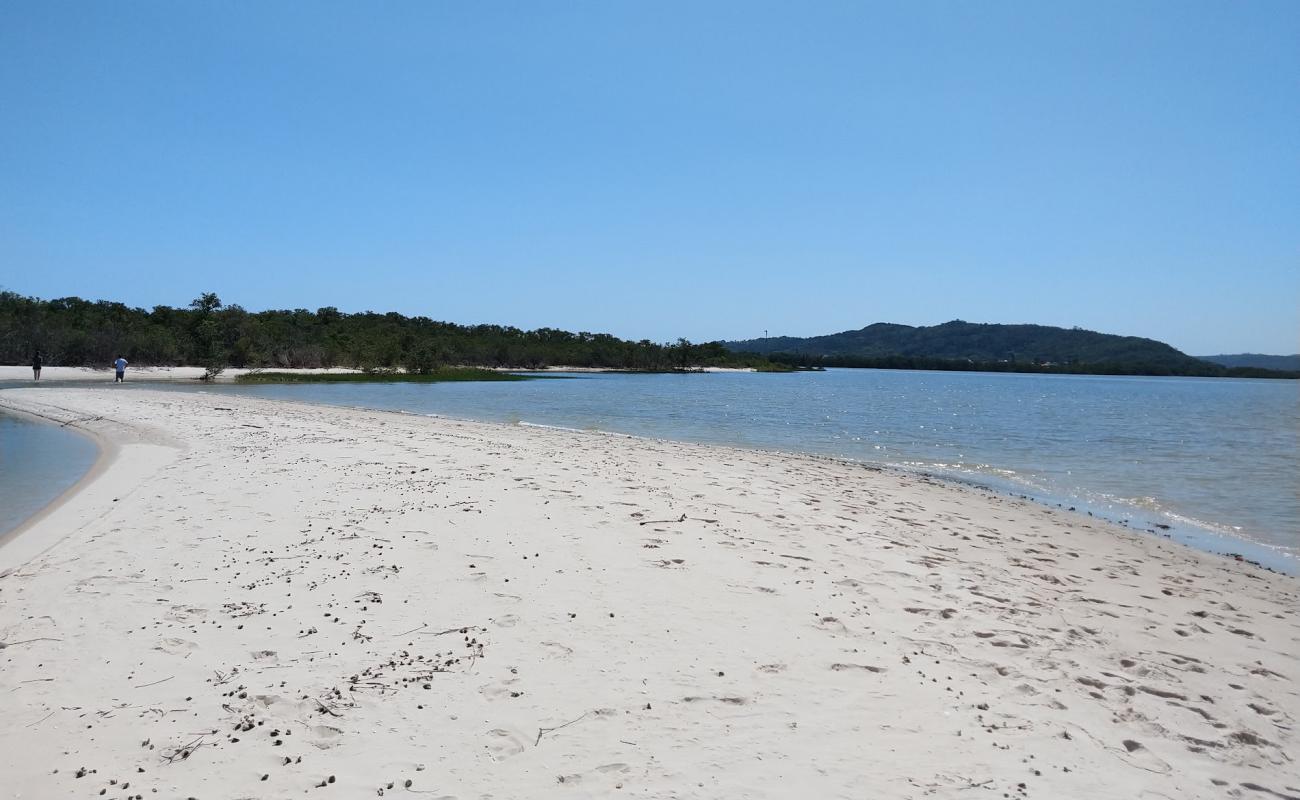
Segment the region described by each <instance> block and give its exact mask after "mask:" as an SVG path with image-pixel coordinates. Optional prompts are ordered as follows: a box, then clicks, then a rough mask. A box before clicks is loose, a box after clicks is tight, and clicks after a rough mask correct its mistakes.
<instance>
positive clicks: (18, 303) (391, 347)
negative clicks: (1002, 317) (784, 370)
mask: <svg viewBox="0 0 1300 800" xmlns="http://www.w3.org/2000/svg"><path fill="white" fill-rule="evenodd" d="M37 351H39V352H40V353H41V356H42V358H43V360H44V362H45V364H46V365H49V366H104V365H107V364H109V363H111V362H112V361H113V360H114V359H115V358H117V357H118V356H122V357H124V358H126V359H127V360H128V361H130V362H131V363H132V364H140V365H154V366H182V365H184V366H202V367H205V368H208V369H209V370H210V371H211V370H220V369H221V368H223V367H226V366H232V367H250V368H263V367H270V368H277V367H278V368H293V367H350V368H355V369H363V370H391V369H399V368H402V369H406V370H409V371H412V372H430V371H433V370H435V369H438V368H439V367H442V366H444V365H449V364H455V365H466V366H481V367H507V368H522V369H539V368H543V367H547V366H573V367H603V368H615V369H631V370H650V371H663V370H677V369H690V368H697V367H714V366H720V367H755V368H759V369H780V367H776V366H774V365H773V364H772V363H771V362H769V361H768V360H767V359H766V358H764V357H762V356H757V355H752V354H738V353H733V352H731V351H729V350H727V348H726V347H724V346H723V345H722V343H721V342H705V343H702V344H693V343H691V342H689V341H687V340H686V339H678V340H677V341H675V342H671V343H658V342H652V341H649V340H647V339H642V340H640V341H628V340H625V339H619V338H617V337H615V336H611V335H609V334H605V333H588V332H580V333H572V332H569V331H562V330H557V329H554V328H539V329H537V330H532V331H525V330H521V329H519V328H513V327H509V326H501V325H457V324H455V323H450V322H439V321H436V320H433V319H429V318H428V317H407V316H404V315H402V314H397V313H392V312H389V313H385V314H378V313H374V312H370V311H366V312H363V313H357V314H348V313H344V312H342V311H339V310H338V309H337V308H333V307H326V308H320V309H317V310H315V311H310V310H307V309H293V310H271V311H257V312H252V311H247V310H245V309H243V308H241V307H240V306H238V305H226V304H224V303H222V301H221V299H220V298H219V297H218V296H217V295H216V294H212V293H206V294H202V295H200V296H199V297H197V298H195V299H194V301H193V302H192V303H190V305H189V307H187V308H174V307H170V306H154V307H153V308H152V309H150V310H146V309H143V308H132V307H130V306H127V305H125V304H124V303H117V302H110V301H106V300H98V301H91V300H83V299H81V298H79V297H64V298H59V299H55V300H41V299H38V298H35V297H24V296H21V295H19V294H16V293H14V292H0V363H5V364H28V363H31V359H32V356H33V355H34V354H35V353H36V352H37Z"/></svg>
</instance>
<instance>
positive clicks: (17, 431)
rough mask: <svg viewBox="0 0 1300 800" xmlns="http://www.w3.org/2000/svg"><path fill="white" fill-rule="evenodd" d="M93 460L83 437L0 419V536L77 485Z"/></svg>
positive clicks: (55, 428) (5, 417) (27, 422)
mask: <svg viewBox="0 0 1300 800" xmlns="http://www.w3.org/2000/svg"><path fill="white" fill-rule="evenodd" d="M97 454H98V451H97V449H96V447H95V443H94V442H93V441H91V439H90V438H89V437H87V436H84V435H82V434H79V433H76V432H75V431H71V430H68V429H67V428H61V427H59V426H57V425H53V424H47V423H43V422H35V421H31V420H28V419H26V418H24V417H16V416H12V415H9V414H4V413H0V534H4V533H7V532H8V531H11V530H13V529H14V528H16V527H18V526H19V525H21V524H22V522H23V520H25V519H27V518H28V517H30V516H31V515H32V514H35V513H36V512H37V511H40V510H41V509H42V508H43V507H44V506H45V505H46V504H48V503H49V502H50V501H51V500H53V499H54V498H56V497H58V496H59V495H60V494H62V493H63V492H64V490H66V489H67V488H68V487H70V486H72V485H73V484H74V483H76V482H77V481H78V480H80V479H81V476H82V475H85V474H86V471H87V470H89V469H90V467H91V466H92V465H93V464H94V463H95V458H96V456H97Z"/></svg>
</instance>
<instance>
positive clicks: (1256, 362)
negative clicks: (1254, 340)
mask: <svg viewBox="0 0 1300 800" xmlns="http://www.w3.org/2000/svg"><path fill="white" fill-rule="evenodd" d="M1197 358H1199V359H1201V360H1202V361H1209V362H1212V363H1214V364H1222V365H1223V366H1225V367H1255V368H1257V369H1280V370H1291V371H1296V370H1300V355H1291V356H1267V355H1264V354H1262V353H1234V354H1231V355H1221V356H1197Z"/></svg>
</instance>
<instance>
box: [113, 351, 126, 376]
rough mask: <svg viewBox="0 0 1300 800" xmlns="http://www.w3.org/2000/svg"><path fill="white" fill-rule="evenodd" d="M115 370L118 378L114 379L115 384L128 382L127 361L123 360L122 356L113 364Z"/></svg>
mask: <svg viewBox="0 0 1300 800" xmlns="http://www.w3.org/2000/svg"><path fill="white" fill-rule="evenodd" d="M113 368H114V369H116V370H117V377H116V378H114V379H113V383H123V382H125V381H126V359H125V358H122V357H121V356H118V357H117V360H116V361H114V362H113Z"/></svg>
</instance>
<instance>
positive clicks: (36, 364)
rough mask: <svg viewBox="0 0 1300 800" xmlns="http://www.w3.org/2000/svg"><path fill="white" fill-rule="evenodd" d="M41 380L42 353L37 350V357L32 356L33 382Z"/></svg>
mask: <svg viewBox="0 0 1300 800" xmlns="http://www.w3.org/2000/svg"><path fill="white" fill-rule="evenodd" d="M40 379H41V351H40V350H37V351H36V355H34V356H32V380H34V381H39V380H40Z"/></svg>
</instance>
